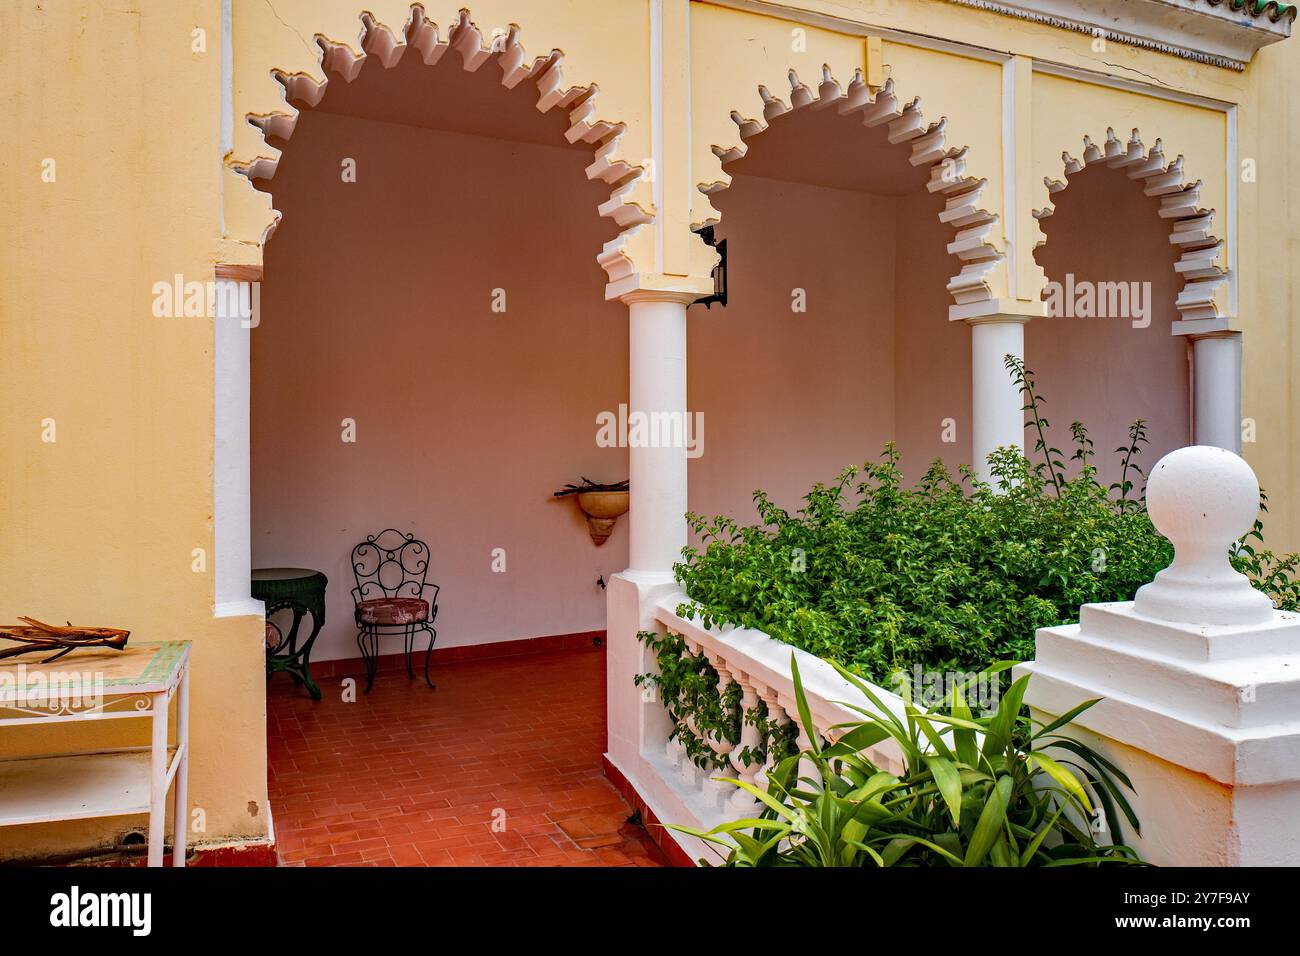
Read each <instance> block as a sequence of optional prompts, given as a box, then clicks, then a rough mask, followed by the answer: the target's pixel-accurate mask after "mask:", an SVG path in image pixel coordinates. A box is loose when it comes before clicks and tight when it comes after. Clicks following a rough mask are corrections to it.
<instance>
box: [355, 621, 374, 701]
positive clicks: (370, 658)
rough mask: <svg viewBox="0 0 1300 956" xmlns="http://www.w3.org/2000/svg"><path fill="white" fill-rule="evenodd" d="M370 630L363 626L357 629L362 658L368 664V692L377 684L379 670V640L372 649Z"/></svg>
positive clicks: (358, 645)
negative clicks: (376, 675) (376, 674)
mask: <svg viewBox="0 0 1300 956" xmlns="http://www.w3.org/2000/svg"><path fill="white" fill-rule="evenodd" d="M370 638H371V634H370V631H369V630H367V629H366V628H364V627H363V628H362V629H361V630H359V631H357V647H359V648H361V659H362V660H363V661H364V662H365V665H366V693H367V694H369V693H370V688H371V687H373V686H374V684H375V671H377V670H379V646H378V645H379V642H378V640H376V641H375V647H374V649H373V651H372V650H371V649H370Z"/></svg>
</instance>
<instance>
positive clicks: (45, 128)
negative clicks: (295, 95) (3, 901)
mask: <svg viewBox="0 0 1300 956" xmlns="http://www.w3.org/2000/svg"><path fill="white" fill-rule="evenodd" d="M219 13H220V4H219V3H218V2H216V0H181V2H174V3H129V4H125V5H110V4H101V3H93V2H60V3H35V2H23V3H6V4H3V5H0V36H2V37H3V40H0V42H2V43H3V44H4V50H3V54H2V55H0V77H3V93H0V98H2V101H3V118H4V126H5V129H6V132H7V135H6V142H7V143H8V149H7V150H6V151H5V158H4V161H3V162H4V167H3V178H4V182H3V186H2V187H0V210H2V212H0V218H3V221H4V222H6V223H8V224H9V229H8V230H7V236H6V240H5V242H4V243H3V246H0V277H2V278H0V352H2V353H3V355H4V363H5V370H6V371H5V374H4V375H3V376H0V407H3V409H4V413H3V415H0V441H2V442H3V446H4V448H5V454H4V455H3V458H2V461H3V465H0V502H3V504H2V505H0V509H2V510H0V525H2V526H3V532H2V533H3V540H4V547H3V549H0V581H2V582H3V587H2V588H0V619H3V620H4V621H5V622H6V623H10V622H13V621H14V619H15V618H16V617H17V616H18V615H20V614H26V615H33V616H36V617H38V618H42V619H45V620H50V621H58V622H62V621H65V620H71V621H73V622H76V623H85V624H97V625H107V626H116V627H125V628H129V629H130V630H131V640H132V641H150V640H163V639H185V640H190V641H193V642H194V652H193V678H192V680H193V686H192V719H193V723H192V729H191V744H192V748H193V759H192V761H191V763H190V793H191V801H192V806H193V807H195V808H199V809H202V810H203V811H204V813H205V815H206V831H205V832H202V833H193V834H192V835H191V839H192V840H193V841H194V842H196V843H198V842H203V841H205V840H217V839H230V838H241V837H242V838H250V839H256V838H258V837H261V836H264V835H265V833H266V749H265V737H266V731H265V720H264V709H265V706H264V684H263V677H262V665H261V655H262V626H261V623H260V621H259V620H258V619H254V618H231V619H224V620H217V619H214V618H213V615H212V602H213V586H212V577H211V574H210V573H195V571H193V570H192V569H191V568H192V564H193V561H194V557H193V553H192V552H193V549H195V548H203V549H205V551H206V553H207V556H208V561H207V565H208V568H209V569H210V568H211V554H212V494H211V470H212V434H213V422H212V323H211V322H209V321H207V320H204V319H184V318H167V319H159V318H155V317H154V316H153V314H152V310H151V305H152V300H153V293H152V286H153V283H155V282H157V281H159V280H166V279H168V278H169V277H170V276H172V275H173V274H175V273H181V274H183V275H186V276H187V277H194V278H203V277H206V276H210V275H211V272H212V260H211V248H212V242H213V239H214V238H215V237H216V235H217V233H218V228H219V225H218V224H219V219H220V196H219V194H218V190H217V182H218V176H219V171H220V165H219V162H218V159H219V157H218V146H217V143H218V133H219V123H218V113H217V111H216V110H217V105H218V104H219V103H220V89H219V87H220V78H221V61H220V52H219V51H220V40H219V27H220V16H219ZM196 26H200V27H203V28H205V29H206V30H207V32H208V39H207V44H208V52H207V53H206V54H202V55H200V54H195V53H192V52H191V31H192V30H193V29H194V28H195V27H196ZM47 158H48V159H52V160H54V161H55V164H56V165H55V167H54V170H55V175H56V177H57V178H56V180H55V181H54V182H43V181H42V168H43V167H42V163H43V161H44V160H46V159H47ZM45 419H53V420H54V424H55V428H56V431H55V437H56V438H57V441H56V442H54V443H46V442H43V441H42V421H43V420H45ZM119 723H120V722H119ZM131 723H135V722H134V721H133V722H131ZM110 731H112V732H113V733H115V734H116V735H117V736H118V738H121V737H122V735H123V734H130V733H131V732H130V731H127V730H126V729H125V728H123V727H121V726H118V727H115V728H108V727H103V726H97V727H89V728H88V727H87V725H86V724H84V723H77V724H66V725H60V726H58V727H54V728H49V729H48V730H45V729H39V730H38V729H27V728H22V729H12V728H4V729H3V730H0V747H2V748H3V751H4V752H5V753H8V754H12V753H15V752H21V751H40V750H44V749H47V748H51V747H56V748H58V749H92V748H93V747H94V746H96V745H97V744H98V743H99V742H101V741H103V740H106V739H108V734H109V732H110ZM147 741H148V729H147V726H142V727H141V728H140V729H139V730H138V732H137V733H135V735H134V736H133V739H132V741H131V742H132V743H145V742H147ZM140 822H141V821H139V820H118V821H113V822H109V823H107V824H103V823H96V822H90V823H86V824H81V825H72V826H59V827H53V828H50V827H42V828H36V827H19V828H8V829H4V830H0V858H8V857H14V856H22V855H27V854H30V853H38V852H57V851H60V850H63V849H68V848H81V847H86V846H91V845H96V844H102V843H103V842H105V841H106V840H109V839H112V838H113V837H115V836H116V835H117V834H120V833H121V832H123V831H124V830H125V829H126V828H127V827H128V826H132V825H138V824H139V823H140Z"/></svg>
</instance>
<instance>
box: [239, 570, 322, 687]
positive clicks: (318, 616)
mask: <svg viewBox="0 0 1300 956" xmlns="http://www.w3.org/2000/svg"><path fill="white" fill-rule="evenodd" d="M252 579H253V587H252V592H253V597H254V598H256V599H257V600H259V601H264V602H266V616H267V617H268V618H270V616H271V615H272V614H274V613H275V612H276V611H282V610H285V609H288V610H291V611H293V624H292V625H291V626H290V628H289V633H288V635H286V636H283V637H282V638H281V640H280V643H279V644H277V645H276V646H275V647H268V648H267V649H266V677H267V679H268V680H269V679H270V677H271V675H272V674H274V673H276V672H277V671H284V672H285V673H287V674H289V675H290V676H291V677H292V678H293V682H294V683H295V684H303V685H305V686H306V688H307V692H308V693H309V694H311V696H312V699H313V700H320V688H319V687H317V686H316V682H315V681H314V680H312V679H311V647H312V645H313V644H315V643H316V635H318V634H319V633H320V630H321V628H322V627H323V626H324V625H325V585H326V584H328V583H329V580H328V579H327V578H326V577H325V575H324V574H322V573H321V572H319V571H313V570H312V569H311V568H255V569H254V570H253V574H252ZM307 614H310V615H311V633H310V634H308V635H307V639H306V640H305V641H304V642H303V644H302V646H301V647H299V646H298V626H299V625H300V624H301V623H302V619H303V617H304V616H305V615H307Z"/></svg>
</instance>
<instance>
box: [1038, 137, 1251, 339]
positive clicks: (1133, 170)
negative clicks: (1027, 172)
mask: <svg viewBox="0 0 1300 956" xmlns="http://www.w3.org/2000/svg"><path fill="white" fill-rule="evenodd" d="M1061 161H1062V163H1063V164H1064V167H1065V172H1064V174H1063V177H1062V179H1052V178H1050V177H1047V176H1045V177H1043V184H1044V185H1045V186H1046V187H1047V192H1048V195H1049V196H1052V195H1055V194H1056V193H1059V192H1060V191H1061V190H1063V189H1065V188H1067V187H1068V185H1069V178H1070V176H1071V175H1073V174H1075V173H1078V172H1081V171H1082V170H1084V169H1086V168H1087V167H1089V166H1095V165H1098V164H1101V163H1104V164H1105V165H1106V166H1107V167H1109V168H1110V169H1115V170H1122V171H1123V172H1124V173H1125V174H1127V176H1128V178H1129V179H1132V180H1138V181H1140V182H1141V185H1142V189H1143V192H1145V193H1146V194H1147V195H1148V196H1154V197H1159V199H1160V218H1162V219H1167V220H1169V222H1170V226H1171V228H1170V234H1169V241H1170V242H1171V243H1172V244H1173V245H1175V246H1177V247H1178V249H1179V259H1178V262H1177V264H1176V265H1175V266H1174V269H1175V270H1176V271H1177V272H1178V274H1179V275H1180V276H1182V277H1183V289H1182V291H1181V292H1179V293H1178V299H1177V302H1176V304H1177V307H1178V312H1179V314H1180V315H1181V316H1182V318H1183V319H1213V318H1219V317H1221V316H1220V311H1219V308H1218V305H1217V303H1216V302H1215V299H1214V294H1215V291H1216V290H1217V289H1218V288H1219V286H1221V285H1222V284H1223V283H1224V282H1225V281H1227V278H1228V272H1227V270H1226V269H1222V268H1220V267H1219V265H1218V258H1219V253H1220V252H1221V251H1222V249H1223V245H1224V243H1223V240H1222V239H1219V238H1217V237H1215V236H1214V235H1213V234H1211V232H1210V230H1211V229H1212V228H1213V226H1214V210H1213V209H1202V208H1200V206H1199V203H1200V198H1201V181H1200V180H1197V181H1196V182H1193V183H1185V182H1184V181H1183V157H1182V156H1179V157H1178V158H1177V159H1175V160H1174V161H1173V162H1171V163H1166V162H1165V157H1164V149H1163V145H1162V144H1161V142H1160V140H1158V139H1157V140H1156V141H1155V144H1154V145H1153V146H1152V147H1151V149H1150V151H1147V150H1146V149H1145V147H1143V145H1142V136H1141V134H1140V133H1139V132H1138V130H1137V129H1136V128H1135V129H1134V130H1133V133H1132V135H1131V136H1130V137H1129V139H1128V142H1124V141H1122V140H1121V139H1120V138H1119V137H1118V136H1116V135H1115V130H1114V129H1113V128H1110V129H1107V130H1106V142H1105V143H1104V144H1102V145H1098V144H1097V143H1094V142H1093V141H1092V139H1091V138H1090V137H1088V136H1084V137H1083V158H1082V159H1081V160H1080V159H1075V158H1074V157H1073V156H1071V155H1070V154H1069V152H1068V151H1067V152H1063V153H1061ZM1052 212H1053V207H1052V206H1051V205H1050V203H1049V205H1047V206H1044V207H1043V208H1042V209H1037V210H1035V211H1034V218H1035V219H1038V220H1040V221H1041V220H1043V219H1046V218H1047V217H1048V216H1050V215H1051V214H1052ZM1044 241H1045V240H1044ZM1044 241H1040V242H1039V243H1038V246H1042V245H1043V244H1044Z"/></svg>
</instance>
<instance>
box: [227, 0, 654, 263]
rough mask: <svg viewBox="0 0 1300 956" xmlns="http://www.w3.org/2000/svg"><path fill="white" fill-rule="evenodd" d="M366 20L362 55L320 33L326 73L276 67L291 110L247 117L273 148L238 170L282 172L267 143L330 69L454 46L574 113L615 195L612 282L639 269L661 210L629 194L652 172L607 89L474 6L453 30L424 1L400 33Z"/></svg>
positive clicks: (314, 101)
mask: <svg viewBox="0 0 1300 956" xmlns="http://www.w3.org/2000/svg"><path fill="white" fill-rule="evenodd" d="M360 20H361V31H360V33H359V35H358V45H359V47H360V49H361V51H362V52H360V53H357V52H355V51H354V50H353V48H352V47H351V46H350V45H348V44H347V43H345V42H341V41H337V40H331V39H329V38H327V37H324V36H321V35H320V34H317V36H316V37H315V40H316V44H317V46H319V47H320V50H321V57H320V75H319V77H317V76H313V75H310V74H307V73H292V74H290V73H286V72H284V71H283V70H279V69H273V70H272V71H271V75H272V77H273V78H274V79H275V81H276V82H278V83H279V84H280V86H281V88H282V90H281V95H282V98H283V100H284V105H285V109H284V110H282V111H276V112H273V113H267V114H249V115H248V116H247V117H246V119H247V121H248V122H249V123H250V124H252V125H253V126H255V127H257V128H258V129H259V130H261V133H262V138H263V143H264V145H266V146H267V148H268V149H269V150H270V153H268V154H267V155H259V156H257V157H255V158H254V159H253V160H251V161H249V162H246V163H233V164H232V167H233V168H234V169H235V170H236V171H238V172H240V173H242V174H243V175H244V176H246V177H248V179H249V180H250V181H251V180H254V179H266V180H270V179H272V178H273V177H274V176H275V171H276V166H277V165H278V163H279V160H280V150H278V149H276V148H275V147H273V146H271V145H270V144H269V143H266V138H267V137H269V136H274V137H276V138H278V139H282V140H288V139H289V138H290V137H291V136H292V135H293V131H294V128H295V126H296V125H297V122H298V117H299V115H300V112H301V111H300V110H299V109H298V108H297V107H295V106H293V105H292V103H293V102H295V101H296V102H300V103H303V104H304V105H306V106H308V107H315V106H317V105H319V103H320V101H321V98H322V97H323V96H324V95H325V90H326V87H327V86H328V85H329V83H330V82H331V80H330V76H329V73H330V71H333V72H335V73H337V74H338V75H339V76H340V77H342V79H343V80H344V82H347V83H351V82H352V81H353V80H355V79H356V78H357V76H358V74H359V73H360V72H361V66H362V64H363V63H364V62H365V60H366V58H367V57H370V56H373V57H375V58H376V59H377V60H378V61H379V62H380V63H382V64H383V66H384V68H385V69H392V68H393V67H394V66H396V65H397V63H398V61H400V60H401V58H402V57H403V56H405V55H406V54H407V52H408V51H413V52H414V54H415V55H418V56H419V57H420V58H421V59H422V60H423V61H424V63H425V64H426V65H427V66H432V65H434V64H435V63H437V62H438V61H439V60H440V59H442V57H443V55H444V54H445V53H446V52H447V51H448V50H452V49H454V50H455V51H456V52H457V53H458V54H459V55H460V57H461V60H462V63H463V65H464V67H465V69H466V70H468V71H470V72H473V71H475V70H478V69H479V68H480V67H482V66H483V65H484V64H485V63H487V62H489V61H495V62H496V64H497V65H498V66H499V67H500V69H501V85H502V86H504V87H505V88H506V89H514V88H515V87H516V86H518V85H519V84H520V83H523V82H524V81H528V82H531V83H534V84H536V86H537V109H538V111H539V112H542V113H545V112H547V111H549V110H551V109H555V108H559V109H563V110H567V111H568V114H569V121H570V126H569V128H568V130H567V131H566V132H565V134H564V135H565V139H567V140H568V141H569V142H570V143H579V142H581V143H587V144H589V145H591V146H592V147H593V149H594V159H593V161H592V163H591V164H590V165H589V166H587V169H586V174H587V178H588V179H591V180H596V179H599V180H601V181H602V182H604V183H606V184H607V185H608V186H609V187H610V196H609V199H608V200H606V201H605V202H604V203H602V204H601V205H600V206H599V207H598V210H597V211H598V212H599V213H600V215H601V216H604V217H606V218H608V219H611V220H613V221H614V223H615V224H616V225H617V226H618V229H619V234H618V235H617V236H615V237H614V238H613V239H611V240H610V241H609V242H607V243H606V244H605V246H604V248H603V249H602V250H601V252H600V254H599V255H598V256H597V257H596V260H597V262H599V263H600V265H601V266H602V268H604V270H605V272H606V274H607V275H608V276H609V280H610V281H611V282H613V281H616V280H618V279H621V278H624V277H625V276H628V275H631V274H632V273H634V272H636V265H635V264H634V263H633V262H632V260H631V258H630V257H629V256H628V254H627V252H626V244H627V241H628V239H629V238H630V236H631V234H632V233H634V232H635V231H637V230H638V229H639V228H640V227H641V226H643V225H645V224H646V223H649V222H652V221H653V220H654V215H653V213H651V212H648V211H646V210H645V209H643V208H642V207H641V205H640V204H639V203H637V202H634V201H632V200H630V199H629V194H630V193H631V191H632V188H633V186H634V185H635V184H636V183H637V181H638V180H640V179H641V177H642V176H644V175H645V169H644V167H642V166H639V165H633V164H630V163H628V162H626V161H625V160H623V159H621V158H620V157H619V155H618V150H619V141H620V139H621V138H622V136H623V132H624V131H625V129H626V126H625V125H624V124H623V123H616V122H610V121H607V120H602V119H599V118H597V116H596V97H597V94H598V93H599V88H598V87H597V86H596V85H595V84H592V85H590V86H574V87H566V86H565V85H564V70H563V64H564V54H563V52H561V51H560V50H552V51H551V52H550V53H549V54H547V55H546V56H539V57H537V58H536V59H534V60H533V61H532V62H529V60H528V57H527V55H526V54H525V52H524V48H523V45H522V44H521V43H520V42H519V27H518V26H517V25H515V24H511V25H510V28H509V30H508V31H507V32H506V33H505V34H504V35H499V36H496V37H494V38H488V37H484V35H483V34H482V32H481V31H480V30H479V29H478V27H477V26H475V25H474V22H473V21H472V20H471V19H470V13H469V11H468V10H464V9H462V10H461V11H460V15H459V17H458V19H457V20H456V21H455V22H454V23H453V24H452V25H451V26H450V28H448V29H447V30H446V31H445V34H444V33H443V32H441V31H439V29H438V25H437V24H435V23H434V22H433V21H431V20H429V19H428V18H427V17H426V16H425V13H424V8H423V7H422V6H420V5H419V4H414V5H412V7H411V12H410V16H409V18H408V19H407V21H406V24H405V26H404V28H403V29H402V31H401V32H400V33H395V32H394V31H393V30H391V29H390V28H389V27H387V26H385V25H383V24H381V23H379V22H378V21H376V20H375V18H374V17H373V16H371V15H370V14H369V13H362V14H360ZM280 219H281V213H280V212H279V211H278V210H275V219H274V220H273V221H272V223H271V224H270V225H269V226H268V227H267V229H266V232H265V233H264V234H263V236H262V240H261V241H262V245H263V246H265V245H266V243H267V242H268V241H269V240H270V238H271V236H272V234H273V233H274V232H275V227H276V225H278V223H279V221H280Z"/></svg>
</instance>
